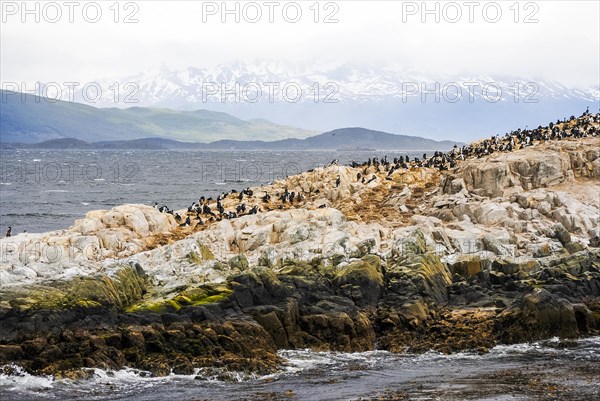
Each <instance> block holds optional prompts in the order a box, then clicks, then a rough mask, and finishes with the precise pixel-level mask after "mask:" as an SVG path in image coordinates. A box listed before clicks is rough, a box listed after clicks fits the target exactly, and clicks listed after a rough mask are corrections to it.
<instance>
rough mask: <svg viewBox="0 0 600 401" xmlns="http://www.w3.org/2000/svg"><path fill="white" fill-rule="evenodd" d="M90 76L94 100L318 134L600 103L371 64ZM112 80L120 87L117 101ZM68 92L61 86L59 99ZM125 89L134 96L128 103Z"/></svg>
mask: <svg viewBox="0 0 600 401" xmlns="http://www.w3.org/2000/svg"><path fill="white" fill-rule="evenodd" d="M440 62H443V61H440ZM97 84H98V85H99V87H101V88H102V91H101V93H102V96H101V98H100V100H99V101H98V103H97V105H98V106H101V107H130V106H132V105H135V106H141V107H152V108H169V109H176V110H196V109H200V108H201V109H205V108H206V109H211V110H216V111H221V112H226V113H229V114H233V115H235V116H238V117H239V118H242V119H247V120H251V119H253V118H256V117H261V118H265V119H267V120H269V121H273V122H274V123H277V124H282V125H289V126H297V127H303V128H305V129H307V130H313V131H316V132H325V131H329V130H332V129H336V128H339V127H354V126H362V127H369V128H371V129H375V130H379V131H385V132H398V133H403V134H411V135H418V136H427V137H432V138H448V137H453V138H456V139H457V140H461V141H470V140H473V139H476V138H481V137H483V136H487V135H491V134H493V133H500V132H507V131H509V130H512V129H516V128H519V127H522V126H524V125H529V126H537V125H541V124H547V123H548V122H549V121H552V120H554V119H556V117H557V116H562V117H568V116H570V115H572V114H575V115H579V114H580V113H581V112H582V111H584V110H585V109H586V107H590V108H591V109H596V108H598V103H599V102H600V88H598V87H585V88H573V87H567V86H565V85H563V84H561V83H559V82H556V81H551V80H545V79H540V78H537V77H514V76H487V75H476V74H462V75H452V76H432V75H426V74H425V73H423V72H419V71H411V70H407V69H405V68H403V67H402V66H392V65H386V66H380V65H375V64H368V63H364V64H349V63H314V62H305V63H286V62H280V61H277V62H275V61H270V60H259V61H255V62H252V63H250V62H248V63H244V62H232V63H228V64H222V65H218V66H216V67H211V68H206V67H202V66H191V67H188V68H184V69H170V68H168V67H167V66H164V65H163V66H161V67H159V68H153V69H150V70H147V71H143V72H139V73H137V74H132V75H128V76H121V77H115V78H112V79H100V80H98V81H97ZM115 85H116V86H117V87H118V88H120V90H121V91H120V92H119V95H120V97H118V99H117V101H115V90H114V88H115ZM111 88H113V89H111ZM126 89H128V90H126ZM298 90H300V92H298ZM69 95H70V94H69V93H68V92H67V91H65V92H63V93H62V96H63V99H67V96H69ZM126 95H129V97H128V98H127V101H136V102H137V103H134V104H132V103H127V102H125V100H126V97H127V96H126ZM74 99H75V101H80V102H82V101H84V99H82V96H81V91H75V93H74ZM229 139H234V138H229ZM237 139H240V138H237ZM261 139H265V140H269V139H266V138H261ZM275 139H283V138H275ZM180 140H187V139H183V138H180Z"/></svg>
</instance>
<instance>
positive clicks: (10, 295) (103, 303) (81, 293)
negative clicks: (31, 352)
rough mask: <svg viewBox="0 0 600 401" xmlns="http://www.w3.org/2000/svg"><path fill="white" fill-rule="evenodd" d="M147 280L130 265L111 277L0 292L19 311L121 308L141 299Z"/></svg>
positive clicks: (78, 278)
mask: <svg viewBox="0 0 600 401" xmlns="http://www.w3.org/2000/svg"><path fill="white" fill-rule="evenodd" d="M146 288H147V282H146V279H145V278H144V277H141V276H140V275H139V274H138V273H137V271H136V270H135V269H133V268H131V267H129V266H127V267H123V268H122V269H120V270H118V271H117V272H116V273H115V274H114V275H113V276H111V277H109V276H98V277H77V278H74V279H72V280H69V281H63V282H57V283H55V284H52V285H45V286H41V285H40V286H32V287H30V288H23V287H19V288H16V289H7V290H4V291H1V292H0V296H1V297H2V299H3V300H4V301H7V302H8V304H9V305H10V306H11V308H14V309H16V310H18V311H21V312H25V311H29V310H32V311H35V310H60V309H70V308H99V307H103V308H117V309H120V308H124V307H127V306H129V305H131V304H132V303H134V302H136V301H137V300H139V299H141V298H142V296H143V295H144V294H145V293H146V291H147V289H146Z"/></svg>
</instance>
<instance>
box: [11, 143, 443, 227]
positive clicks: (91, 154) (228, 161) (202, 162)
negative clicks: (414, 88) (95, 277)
mask: <svg viewBox="0 0 600 401" xmlns="http://www.w3.org/2000/svg"><path fill="white" fill-rule="evenodd" d="M423 153H424V152H406V153H402V152H393V153H392V152H390V153H388V154H387V156H388V158H392V159H393V158H394V157H399V156H401V155H405V156H406V155H410V156H411V157H415V156H416V157H421V156H422V155H423ZM430 153H432V152H430ZM374 156H377V157H379V158H381V157H383V156H385V153H384V152H366V151H357V152H348V151H344V152H325V151H323V152H313V151H311V152H308V151H305V152H302V151H300V152H298V151H296V152H268V151H260V152H259V151H231V152H226V151H177V150H170V151H156V150H131V151H125V150H118V151H112V150H99V151H90V150H1V151H0V159H1V161H0V168H1V169H0V236H3V235H4V233H5V232H6V229H7V227H8V226H11V227H12V228H13V234H18V233H21V232H23V231H24V230H27V231H28V232H45V231H51V230H56V229H62V228H68V227H70V226H71V225H72V224H73V222H74V221H75V219H79V218H82V217H84V216H85V213H86V212H88V211H90V210H98V209H110V208H112V207H114V206H118V205H122V204H125V203H143V204H147V205H154V202H158V203H159V204H161V205H167V206H169V207H170V208H172V209H181V208H186V207H188V206H189V205H190V204H191V203H192V202H193V201H194V200H198V198H200V196H206V197H208V196H213V197H216V196H217V195H219V194H220V193H221V192H224V191H225V192H227V191H229V190H231V189H236V190H240V189H244V188H246V187H252V186H258V185H261V184H267V183H269V182H272V181H275V180H278V179H282V178H285V176H286V175H294V174H298V173H301V172H304V171H307V170H309V169H312V168H315V167H322V166H324V165H327V164H329V163H331V162H332V161H333V160H334V159H338V160H339V162H340V163H343V164H348V163H350V162H351V161H352V160H355V161H357V162H359V161H364V160H367V159H368V158H369V157H374Z"/></svg>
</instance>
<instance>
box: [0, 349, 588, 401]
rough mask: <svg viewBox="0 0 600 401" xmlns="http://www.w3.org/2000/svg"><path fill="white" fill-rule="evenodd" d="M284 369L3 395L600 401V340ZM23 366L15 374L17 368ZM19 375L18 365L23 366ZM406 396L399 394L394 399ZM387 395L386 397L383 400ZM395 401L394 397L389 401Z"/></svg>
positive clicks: (66, 383) (12, 387)
mask: <svg viewBox="0 0 600 401" xmlns="http://www.w3.org/2000/svg"><path fill="white" fill-rule="evenodd" d="M280 355H281V356H282V357H283V358H284V359H285V360H286V363H285V366H283V367H282V371H281V372H280V373H276V374H272V375H269V376H263V377H248V376H244V375H243V374H236V373H235V372H233V373H232V372H229V373H224V372H220V373H219V372H216V371H211V372H208V371H200V370H199V371H198V372H197V373H196V374H194V375H189V376H181V375H171V376H167V377H161V378H152V377H149V376H148V373H147V372H143V371H137V370H132V369H124V370H120V371H114V372H107V371H103V370H100V369H94V370H93V376H92V377H91V378H90V379H85V380H78V381H72V380H53V379H52V378H51V377H40V376H31V375H29V374H26V373H23V372H19V373H17V374H12V375H6V374H0V399H2V400H13V401H26V400H27V401H34V400H65V401H67V400H130V401H153V400H157V401H158V400H178V401H179V400H190V401H192V400H211V401H222V400H223V401H224V400H306V401H333V400H371V399H383V400H396V399H397V400H440V401H451V400H465V401H466V400H470V401H521V400H532V401H533V400H535V401H540V400H547V401H550V400H557V401H559V400H560V401H563V400H567V401H594V400H598V399H600V337H595V338H588V339H582V340H577V341H569V342H561V341H559V340H558V339H556V338H555V339H551V340H548V341H543V342H537V343H532V344H519V345H511V346H497V347H495V348H493V349H492V350H491V351H490V352H489V353H487V354H483V355H478V354H472V353H459V354H453V355H442V354H439V353H436V352H428V353H426V354H422V355H414V354H404V355H398V354H390V353H387V352H382V351H374V352H365V353H356V354H344V353H331V352H311V351H306V350H294V351H281V352H280ZM13 370H15V369H13ZM17 370H18V369H17ZM394 396H395V397H397V398H393V397H394ZM379 397H381V398H379ZM385 397H388V398H385Z"/></svg>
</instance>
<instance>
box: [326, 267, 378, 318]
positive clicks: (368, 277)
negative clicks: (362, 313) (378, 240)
mask: <svg viewBox="0 0 600 401" xmlns="http://www.w3.org/2000/svg"><path fill="white" fill-rule="evenodd" d="M333 282H334V284H335V285H336V286H337V287H339V290H340V291H341V292H342V294H344V295H346V296H347V297H349V298H351V299H352V300H354V302H356V304H357V305H358V306H367V305H375V304H376V303H377V301H378V300H379V298H380V297H381V292H382V288H383V273H382V270H381V259H379V257H378V256H375V255H368V256H365V257H364V258H362V259H361V260H360V261H357V262H352V263H350V264H349V265H347V266H345V267H343V268H342V269H341V270H340V271H339V272H338V273H337V274H336V276H335V278H334V280H333Z"/></svg>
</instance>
